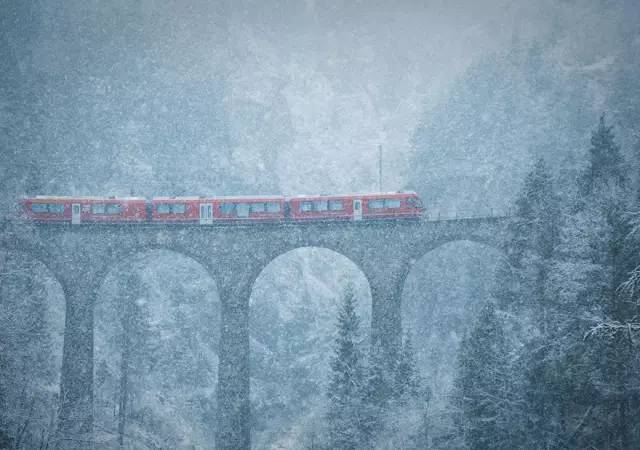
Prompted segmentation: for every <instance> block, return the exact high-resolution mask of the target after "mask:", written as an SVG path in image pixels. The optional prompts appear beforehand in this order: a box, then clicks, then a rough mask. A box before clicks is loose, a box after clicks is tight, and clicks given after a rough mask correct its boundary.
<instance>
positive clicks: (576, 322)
mask: <svg viewBox="0 0 640 450" xmlns="http://www.w3.org/2000/svg"><path fill="white" fill-rule="evenodd" d="M578 188H579V194H580V196H579V197H578V198H577V200H576V201H575V204H574V205H573V211H572V214H571V215H570V216H569V217H568V219H567V221H566V223H565V224H564V226H563V227H562V232H561V241H560V245H559V251H558V253H559V257H558V258H557V261H556V262H555V263H554V265H553V267H552V273H553V275H552V276H551V277H550V279H549V283H548V287H547V292H548V293H549V295H550V296H551V297H552V298H554V299H555V300H556V316H558V317H563V318H564V320H562V321H560V322H558V323H557V324H556V326H555V332H554V336H553V338H550V339H549V341H548V344H549V347H548V350H549V351H551V353H552V354H553V355H554V357H553V358H549V357H547V356H545V359H550V360H552V361H554V364H555V366H556V367H555V368H554V369H553V370H545V371H544V372H546V373H547V378H549V377H550V378H551V379H554V380H555V381H554V382H555V383H556V385H557V387H556V388H552V389H549V390H550V391H552V392H553V391H554V390H555V391H556V393H557V397H556V399H555V402H556V405H557V407H558V408H557V409H558V410H559V411H560V420H559V426H558V430H559V432H560V433H561V434H562V435H563V437H562V445H564V446H577V447H584V446H595V447H608V448H611V447H613V448H631V447H630V443H631V442H632V441H633V438H632V436H631V431H630V430H631V428H632V426H631V424H632V423H633V421H632V420H631V419H630V417H631V416H632V415H633V413H632V411H634V410H635V411H636V412H637V408H636V407H635V406H633V405H631V404H630V402H629V399H630V398H632V395H631V392H632V389H633V388H631V387H630V386H631V385H633V381H632V380H633V379H634V378H635V377H636V376H635V375H634V374H633V373H631V371H630V368H631V367H633V360H634V358H635V356H634V352H635V350H634V349H633V348H632V347H631V346H630V345H629V340H628V337H627V335H626V333H624V332H620V331H621V330H620V329H618V331H615V332H611V331H612V330H613V329H614V328H615V326H614V327H611V326H610V325H616V324H620V323H625V321H628V320H629V319H630V318H632V317H633V314H634V311H633V307H632V305H631V303H632V302H629V301H628V299H627V298H625V296H624V293H623V292H622V291H621V289H619V287H620V285H621V284H622V283H623V282H624V280H625V278H626V276H627V273H628V272H629V270H630V269H631V268H632V267H633V260H634V259H637V257H636V256H635V253H634V252H631V253H630V252H629V251H628V250H627V249H626V245H625V243H626V239H627V236H628V234H629V231H630V225H629V223H628V218H627V215H626V213H625V211H626V210H627V208H628V207H627V201H628V198H629V197H630V195H629V194H630V193H629V192H628V188H627V181H626V173H625V168H624V161H623V159H622V156H621V153H620V150H619V147H618V146H617V144H616V143H615V139H614V134H613V131H612V127H611V126H607V124H606V122H605V117H604V115H603V116H602V117H601V118H600V123H599V125H598V127H597V129H596V130H595V131H594V132H593V135H592V139H591V148H590V150H589V159H588V161H587V165H586V169H585V170H584V172H583V174H582V175H581V176H580V178H579V180H578ZM541 356H544V355H541ZM532 373H535V372H532ZM547 383H548V381H547ZM569 423H571V424H576V423H577V424H578V425H577V426H576V425H574V426H573V427H568V426H567V424H569ZM570 428H573V429H572V430H571V429H570Z"/></svg>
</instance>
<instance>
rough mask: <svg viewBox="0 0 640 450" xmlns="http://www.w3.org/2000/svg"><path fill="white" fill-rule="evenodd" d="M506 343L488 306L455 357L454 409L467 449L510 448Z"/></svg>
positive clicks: (501, 327) (498, 323)
mask: <svg viewBox="0 0 640 450" xmlns="http://www.w3.org/2000/svg"><path fill="white" fill-rule="evenodd" d="M510 389H511V387H510V380H509V364H508V354H507V342H506V339H505V335H504V329H503V325H502V322H501V320H500V319H499V318H498V316H497V314H496V310H495V307H494V306H493V304H492V303H488V304H486V305H485V306H484V307H483V308H482V310H481V311H480V315H479V317H478V320H477V322H476V323H475V326H474V327H473V329H472V331H471V333H470V334H469V335H468V336H467V337H465V339H463V341H462V344H461V347H460V350H459V356H458V375H457V378H456V381H455V405H456V406H457V407H458V409H459V411H460V415H461V420H460V425H461V427H462V430H461V431H462V434H463V435H464V440H465V442H466V443H467V445H468V446H469V447H470V448H472V449H498V448H512V447H513V441H512V440H511V434H510V432H509V426H510V421H509V418H510V410H509V404H510Z"/></svg>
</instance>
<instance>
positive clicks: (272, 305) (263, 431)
mask: <svg viewBox="0 0 640 450" xmlns="http://www.w3.org/2000/svg"><path fill="white" fill-rule="evenodd" d="M325 265H326V266H325ZM344 267H346V268H347V272H346V274H345V273H344ZM314 269H320V270H322V273H319V274H316V276H317V277H318V278H314V277H312V276H310V275H312V274H313V273H314ZM341 269H342V270H341ZM354 277H355V278H354ZM329 280H331V281H330V282H331V284H330V286H331V287H330V288H329V290H327V291H326V292H318V291H319V289H321V288H324V286H326V284H325V283H327V282H329ZM348 282H351V283H353V284H354V286H355V290H356V292H357V295H358V296H359V298H361V299H362V301H361V302H360V307H361V309H360V316H361V318H362V319H363V320H362V322H361V325H362V329H366V328H368V326H369V324H368V323H367V322H368V320H366V319H368V318H369V317H368V316H370V308H371V303H370V300H371V293H370V287H369V281H368V279H367V277H366V274H365V273H364V272H363V270H362V269H361V267H360V266H359V265H358V264H356V263H355V262H354V261H353V260H352V259H350V258H348V257H347V256H345V255H344V254H342V253H340V252H337V251H335V250H333V249H330V248H326V247H320V246H300V247H295V248H291V249H288V250H287V251H284V252H279V253H278V255H277V256H274V257H273V258H271V259H270V260H269V262H268V263H267V264H265V266H264V267H263V269H262V270H261V271H260V273H259V275H258V277H257V278H256V280H255V282H254V284H253V286H252V295H251V301H250V330H251V331H250V334H251V341H252V345H251V366H252V369H253V373H252V385H253V387H252V392H253V394H252V398H253V402H252V403H253V411H252V412H253V416H254V419H253V421H252V423H254V424H255V429H254V430H253V438H252V441H253V445H254V446H255V447H258V448H266V447H269V446H278V445H279V444H284V442H285V441H286V440H287V439H289V440H290V441H295V442H297V443H299V444H301V445H302V443H303V441H304V440H305V439H310V437H309V436H308V435H297V434H295V430H299V429H305V430H306V431H310V430H312V426H311V424H312V423H317V422H318V420H317V419H318V415H321V414H322V413H323V408H324V399H325V394H326V390H325V389H326V385H325V383H326V377H327V376H328V359H329V357H330V355H331V354H332V350H333V349H332V341H333V331H334V329H335V328H334V327H335V322H336V317H337V310H338V308H339V306H340V299H341V295H340V294H341V292H340V291H339V290H334V288H337V289H339V288H340V286H343V285H345V284H346V283H348ZM367 297H368V298H367ZM327 302H331V303H330V304H327ZM367 309H368V310H369V311H368V312H366V311H363V310H367ZM364 314H366V316H365V317H363V315H364ZM365 318H366V319H365ZM262 324H265V325H262ZM367 334H368V332H367V333H366V334H365V332H364V331H363V333H362V337H363V339H364V340H365V345H366V335H367ZM309 342H313V346H311V345H309V344H308V343H309ZM300 360H303V361H305V363H304V364H300V363H298V361H300ZM309 360H311V361H314V362H313V363H311V364H310V363H309V362H308V361H309ZM266 368H268V370H265V369H266ZM256 388H258V389H256ZM283 398H284V399H288V400H285V401H284V402H283V403H282V405H280V404H279V403H278V402H279V401H280V400H281V399H283ZM302 405H304V406H302ZM266 417H269V418H270V420H265V418H266Z"/></svg>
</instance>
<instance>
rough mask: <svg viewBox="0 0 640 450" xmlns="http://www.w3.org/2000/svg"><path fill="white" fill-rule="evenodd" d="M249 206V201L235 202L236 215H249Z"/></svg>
mask: <svg viewBox="0 0 640 450" xmlns="http://www.w3.org/2000/svg"><path fill="white" fill-rule="evenodd" d="M250 210H251V207H250V206H249V203H237V204H236V215H237V216H238V217H249V211H250Z"/></svg>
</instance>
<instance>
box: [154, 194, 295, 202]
mask: <svg viewBox="0 0 640 450" xmlns="http://www.w3.org/2000/svg"><path fill="white" fill-rule="evenodd" d="M284 198H285V197H284V195H229V196H225V195H201V196H184V197H183V196H172V197H153V198H152V200H160V201H167V200H284Z"/></svg>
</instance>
